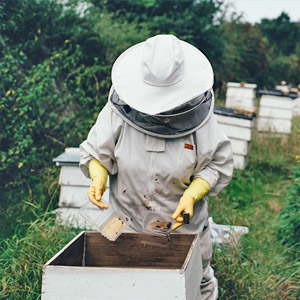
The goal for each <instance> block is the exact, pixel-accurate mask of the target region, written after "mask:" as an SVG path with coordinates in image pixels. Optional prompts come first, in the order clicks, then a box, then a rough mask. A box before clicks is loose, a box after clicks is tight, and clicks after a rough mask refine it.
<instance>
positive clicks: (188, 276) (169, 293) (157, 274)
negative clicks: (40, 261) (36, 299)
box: [42, 232, 202, 300]
mask: <svg viewBox="0 0 300 300" xmlns="http://www.w3.org/2000/svg"><path fill="white" fill-rule="evenodd" d="M157 239H162V238H161V237H159V238H158V237H155V236H151V235H146V234H142V233H123V234H122V235H121V236H120V237H119V238H118V239H117V240H116V241H115V242H111V241H108V240H107V239H105V238H104V237H103V236H101V234H100V233H98V232H81V233H80V234H79V235H78V236H77V237H75V238H74V239H73V240H72V241H71V242H70V243H69V244H68V245H67V246H65V247H64V248H63V249H62V250H61V251H60V252H58V253H57V254H56V255H55V256H54V257H53V258H52V259H50V260H49V261H48V262H47V263H46V264H45V265H44V268H43V278H42V300H55V299H59V300H60V299H63V300H82V299H84V300H96V299H103V300H114V299H115V300H119V299H123V300H133V299H139V300H154V299H155V300H156V299H159V300H169V299H170V300H171V299H172V300H173V299H179V300H200V299H201V295H200V283H201V280H202V261H201V254H200V243H199V236H198V235H192V234H189V235H187V234H171V235H170V240H169V242H167V244H166V246H165V247H158V246H153V245H150V244H151V242H154V244H156V242H158V240H157ZM165 239H166V238H165ZM143 240H147V241H148V242H149V243H148V244H146V245H145V243H143Z"/></svg>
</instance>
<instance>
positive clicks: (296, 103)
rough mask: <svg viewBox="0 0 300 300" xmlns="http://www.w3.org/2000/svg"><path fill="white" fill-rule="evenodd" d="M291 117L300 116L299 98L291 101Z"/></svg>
mask: <svg viewBox="0 0 300 300" xmlns="http://www.w3.org/2000/svg"><path fill="white" fill-rule="evenodd" d="M293 104H294V106H293V116H294V117H299V116H300V97H299V98H297V99H295V100H294V101H293Z"/></svg>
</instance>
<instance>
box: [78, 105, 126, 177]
mask: <svg viewBox="0 0 300 300" xmlns="http://www.w3.org/2000/svg"><path fill="white" fill-rule="evenodd" d="M122 122H123V121H122V120H121V119H120V118H119V117H118V116H117V115H116V114H115V113H114V112H113V111H112V109H111V107H110V105H109V104H106V105H105V106H104V108H103V109H102V111H101V112H100V113H99V115H98V118H97V121H96V123H95V125H94V126H93V127H92V128H91V130H90V132H89V134H88V137H87V139H86V140H85V141H84V142H83V143H82V144H81V145H80V153H81V160H80V163H79V167H80V169H81V170H82V172H83V173H84V174H85V176H86V177H89V169H88V165H89V162H90V160H92V159H94V158H95V159H97V160H99V161H100V162H101V164H102V165H103V166H104V167H105V168H106V169H107V171H108V172H109V174H111V175H114V174H116V173H117V172H118V167H117V164H116V159H115V156H114V150H115V145H116V142H117V139H118V136H119V134H120V131H121V130H122Z"/></svg>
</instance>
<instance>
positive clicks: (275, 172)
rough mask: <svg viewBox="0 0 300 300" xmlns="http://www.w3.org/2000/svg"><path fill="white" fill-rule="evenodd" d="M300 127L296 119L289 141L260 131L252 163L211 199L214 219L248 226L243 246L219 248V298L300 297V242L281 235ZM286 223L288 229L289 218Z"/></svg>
mask: <svg viewBox="0 0 300 300" xmlns="http://www.w3.org/2000/svg"><path fill="white" fill-rule="evenodd" d="M299 128H300V119H299V118H297V119H295V120H294V123H293V132H292V134H291V135H290V136H289V138H288V139H287V140H285V141H284V142H281V140H280V139H278V138H270V137H269V138H266V137H264V138H263V139H262V138H261V137H259V135H258V134H257V133H256V134H255V136H254V140H253V141H252V148H251V152H250V161H249V164H248V166H247V168H246V169H245V170H242V171H239V170H235V172H234V176H233V179H232V182H231V183H230V185H229V186H228V187H227V188H226V189H225V190H224V191H222V193H221V194H219V195H218V196H217V197H216V198H214V199H210V200H209V206H210V213H211V215H212V216H213V218H214V221H215V222H217V223H223V224H231V225H244V226H248V227H249V234H248V235H246V236H244V237H243V239H242V243H241V245H239V246H238V247H236V248H234V247H225V248H223V249H221V251H215V252H214V258H213V262H212V265H213V267H214V269H215V273H216V277H217V278H218V280H219V293H220V299H240V300H242V299H289V300H290V299H291V300H292V299H294V300H296V299H300V260H299V259H297V258H299V256H300V248H299V243H298V245H295V246H294V247H292V246H290V247H288V246H284V245H283V243H282V240H281V239H280V238H279V235H278V224H279V222H281V220H280V213H281V211H282V210H283V209H284V208H285V206H286V205H287V203H286V199H287V195H288V190H289V189H290V187H291V186H292V185H293V184H294V178H293V177H291V173H292V170H294V168H299V167H300V165H299V166H298V167H297V166H296V160H295V156H296V155H299V153H300V146H299V141H300V130H299ZM299 218H300V211H298V219H299ZM288 221H291V220H287V222H288ZM283 226H285V228H286V230H289V228H288V227H289V226H288V223H285V224H284V225H283ZM281 229H282V227H281ZM298 242H300V238H299V240H298Z"/></svg>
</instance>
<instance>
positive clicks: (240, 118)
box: [214, 107, 254, 169]
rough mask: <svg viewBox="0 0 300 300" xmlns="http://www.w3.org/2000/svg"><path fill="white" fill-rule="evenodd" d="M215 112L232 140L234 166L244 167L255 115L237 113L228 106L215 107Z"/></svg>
mask: <svg viewBox="0 0 300 300" xmlns="http://www.w3.org/2000/svg"><path fill="white" fill-rule="evenodd" d="M214 113H215V116H216V119H217V121H218V123H219V125H220V128H221V130H222V131H223V132H224V133H225V135H227V137H228V138H229V139H230V141H231V144H232V148H233V159H234V167H235V168H236V169H244V168H245V166H246V165H247V161H248V154H249V150H250V142H251V139H252V134H253V127H254V116H252V117H249V116H245V115H241V114H236V113H234V110H233V109H230V108H226V107H215V109H214Z"/></svg>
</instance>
